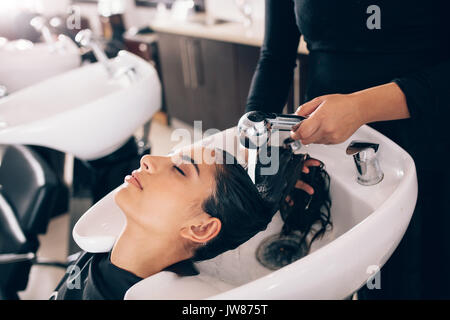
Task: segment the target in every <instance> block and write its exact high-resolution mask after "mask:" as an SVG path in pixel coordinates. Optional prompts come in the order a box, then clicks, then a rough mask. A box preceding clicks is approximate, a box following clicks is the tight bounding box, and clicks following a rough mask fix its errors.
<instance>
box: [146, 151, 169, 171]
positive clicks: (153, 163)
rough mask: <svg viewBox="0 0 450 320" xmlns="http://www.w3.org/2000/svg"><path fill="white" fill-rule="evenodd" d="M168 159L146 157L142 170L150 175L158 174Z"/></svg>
mask: <svg viewBox="0 0 450 320" xmlns="http://www.w3.org/2000/svg"><path fill="white" fill-rule="evenodd" d="M167 160H168V159H167V157H158V156H151V155H145V156H143V157H142V158H141V168H142V170H144V171H147V172H148V173H156V172H157V171H158V170H160V169H162V168H163V167H164V166H165V164H166V163H167Z"/></svg>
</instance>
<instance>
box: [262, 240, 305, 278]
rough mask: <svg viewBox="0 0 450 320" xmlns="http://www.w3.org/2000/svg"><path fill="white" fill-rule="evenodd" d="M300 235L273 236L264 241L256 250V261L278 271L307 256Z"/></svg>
mask: <svg viewBox="0 0 450 320" xmlns="http://www.w3.org/2000/svg"><path fill="white" fill-rule="evenodd" d="M301 240H302V235H301V234H298V233H293V234H290V235H279V234H275V235H273V236H270V237H268V238H266V239H264V240H263V241H262V242H261V244H260V245H259V247H258V249H257V250H256V259H258V261H259V263H261V264H262V265H263V266H264V267H266V268H268V269H270V270H278V269H280V268H282V267H284V266H286V265H288V264H290V263H292V262H294V261H296V260H298V259H300V258H302V257H304V256H306V255H307V254H308V249H307V246H306V243H305V242H304V241H303V242H302V241H301Z"/></svg>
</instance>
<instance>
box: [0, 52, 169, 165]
mask: <svg viewBox="0 0 450 320" xmlns="http://www.w3.org/2000/svg"><path fill="white" fill-rule="evenodd" d="M108 61H109V63H110V67H111V69H113V70H118V71H120V70H129V69H130V68H132V70H133V71H132V77H129V76H128V75H127V73H122V74H121V75H118V76H115V77H112V76H110V75H109V74H108V72H107V70H106V68H105V67H104V66H103V65H102V64H100V63H93V64H89V65H86V66H83V67H81V68H78V69H75V70H71V71H68V72H66V73H64V74H61V75H59V76H55V77H52V78H50V79H47V80H45V81H43V82H41V83H39V84H36V85H33V86H31V87H28V88H25V89H23V90H20V91H18V92H16V93H14V94H12V95H10V96H7V97H5V98H3V99H1V100H0V144H29V145H39V146H44V147H48V148H52V149H55V150H59V151H62V152H65V153H71V154H73V155H74V156H75V157H77V158H80V159H85V160H92V159H98V158H101V157H103V156H106V155H108V154H109V153H111V152H113V151H115V150H116V149H117V148H119V147H120V146H121V145H123V144H124V143H125V141H126V140H128V139H129V138H130V137H131V136H132V135H133V133H134V132H135V131H136V129H137V128H139V127H140V126H141V125H143V124H144V123H146V122H147V121H148V120H149V119H150V118H151V117H152V115H153V114H154V113H155V112H156V111H157V110H159V109H160V107H161V83H160V81H159V78H158V74H157V72H156V70H155V68H154V67H153V66H152V65H151V64H150V63H148V62H147V61H145V60H143V59H141V58H140V57H138V56H136V55H134V54H132V53H130V52H127V51H121V52H119V55H118V56H117V57H116V58H114V59H110V60H108ZM119 74H120V72H119Z"/></svg>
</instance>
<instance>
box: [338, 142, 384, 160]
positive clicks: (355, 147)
mask: <svg viewBox="0 0 450 320" xmlns="http://www.w3.org/2000/svg"><path fill="white" fill-rule="evenodd" d="M379 146H380V145H379V144H378V143H373V142H365V141H358V140H353V141H352V142H350V144H349V145H348V147H347V150H346V151H345V152H346V153H347V154H348V155H350V156H353V155H355V154H358V153H360V152H362V151H365V150H368V149H372V150H373V153H374V154H375V153H377V151H378V147H379Z"/></svg>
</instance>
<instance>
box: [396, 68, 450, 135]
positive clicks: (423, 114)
mask: <svg viewBox="0 0 450 320" xmlns="http://www.w3.org/2000/svg"><path fill="white" fill-rule="evenodd" d="M449 76H450V61H445V62H442V63H439V64H437V65H435V66H432V67H428V68H426V69H423V70H419V71H417V72H415V73H412V74H410V75H406V76H404V77H399V78H396V79H394V80H393V82H395V83H396V84H397V85H398V86H399V87H400V89H402V91H403V93H404V94H405V97H406V102H407V104H408V110H409V113H410V116H411V120H412V121H413V122H414V123H415V124H416V125H417V127H418V128H420V127H421V126H425V125H426V126H429V125H432V126H440V125H442V124H443V123H439V121H440V120H439V119H441V120H444V121H445V122H447V121H448V118H449V116H450V81H449V79H448V78H449Z"/></svg>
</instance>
